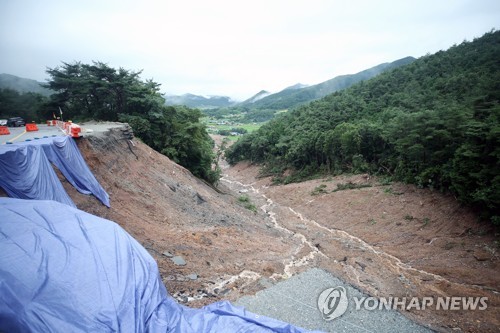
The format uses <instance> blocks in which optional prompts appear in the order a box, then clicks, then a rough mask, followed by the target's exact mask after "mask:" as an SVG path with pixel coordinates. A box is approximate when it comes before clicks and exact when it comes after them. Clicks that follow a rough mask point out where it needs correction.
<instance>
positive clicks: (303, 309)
mask: <svg viewBox="0 0 500 333" xmlns="http://www.w3.org/2000/svg"><path fill="white" fill-rule="evenodd" d="M337 286H343V287H344V288H345V289H346V291H347V295H348V302H349V305H348V308H347V311H346V312H345V313H344V314H343V315H342V316H340V317H339V318H336V319H333V320H331V321H326V320H324V319H323V318H322V315H321V313H320V311H319V310H318V306H317V300H318V296H319V295H320V294H321V292H322V291H323V290H325V289H327V288H331V287H337ZM353 297H358V299H359V298H360V297H369V296H368V295H366V294H363V293H361V292H360V291H359V290H357V289H355V288H353V287H352V286H350V285H349V284H346V283H344V282H343V281H341V280H339V279H337V278H336V277H334V276H332V275H331V274H329V273H328V272H326V271H324V270H321V269H318V268H312V269H310V270H308V271H306V272H304V273H301V274H298V275H295V276H293V277H291V278H290V279H288V280H286V281H283V282H280V283H278V284H276V285H274V286H272V287H270V288H267V289H265V290H263V291H260V292H258V293H257V294H256V295H255V296H244V297H242V298H240V299H239V300H238V301H237V302H236V304H237V305H240V306H244V307H245V308H246V309H247V310H249V311H252V312H254V313H257V314H260V315H265V316H268V317H273V318H277V319H280V320H283V321H285V322H289V323H292V324H294V325H297V326H300V327H303V328H306V329H310V330H313V329H314V330H322V331H325V332H356V333H358V332H412V333H413V332H433V331H432V330H430V329H428V328H425V327H423V326H420V325H418V324H416V323H414V322H412V321H410V320H409V319H407V318H406V317H404V316H403V315H402V314H400V313H399V312H397V311H394V310H385V309H384V310H373V311H368V310H365V309H364V307H363V306H362V307H361V309H360V310H356V306H355V302H354V301H353Z"/></svg>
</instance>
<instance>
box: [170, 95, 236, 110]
mask: <svg viewBox="0 0 500 333" xmlns="http://www.w3.org/2000/svg"><path fill="white" fill-rule="evenodd" d="M163 97H164V98H165V104H167V105H185V106H187V107H190V108H198V109H214V108H222V107H228V106H232V105H234V104H235V103H236V102H234V101H233V100H231V98H230V97H227V96H208V97H205V96H199V95H194V94H184V95H180V96H178V95H163Z"/></svg>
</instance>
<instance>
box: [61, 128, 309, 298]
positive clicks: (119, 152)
mask: <svg viewBox="0 0 500 333" xmlns="http://www.w3.org/2000/svg"><path fill="white" fill-rule="evenodd" d="M78 146H79V148H80V150H81V152H82V154H83V156H84V158H85V160H86V161H87V163H88V165H89V167H90V168H91V170H92V171H93V172H94V175H95V176H96V178H97V179H98V181H99V182H100V183H101V185H102V186H103V187H104V188H105V189H106V191H108V193H109V195H110V200H111V208H110V209H108V208H106V207H105V206H103V205H102V204H100V203H99V202H98V201H97V200H96V199H95V198H94V197H92V196H84V195H81V194H80V193H78V192H76V190H75V189H74V188H73V187H72V186H71V185H70V184H69V183H67V181H65V180H64V178H63V176H62V175H60V179H61V181H62V182H63V185H64V186H65V189H66V190H67V191H68V193H69V194H70V196H71V197H72V199H73V200H74V201H75V203H76V205H77V206H78V208H80V209H82V210H84V211H87V212H89V213H92V214H95V215H98V216H101V217H104V218H107V219H109V220H112V221H115V222H116V223H118V224H120V225H121V226H122V227H123V228H124V229H125V230H127V231H128V232H129V233H130V234H131V235H132V236H134V238H136V239H137V240H138V241H139V242H140V243H141V244H142V245H143V246H144V247H145V248H146V249H148V251H149V252H150V253H151V255H153V257H154V258H155V259H156V261H157V262H158V266H159V269H160V273H161V275H162V278H163V281H164V283H165V285H166V286H167V289H168V290H169V292H170V293H171V294H172V295H174V297H176V298H177V299H178V300H179V301H180V302H183V303H189V305H190V306H201V305H204V304H208V303H212V302H214V301H216V300H219V299H222V298H224V299H230V300H234V299H237V298H238V297H239V296H241V295H243V294H246V293H252V292H254V291H256V290H259V289H262V288H263V286H262V285H261V284H260V283H259V281H261V277H263V276H269V275H271V274H273V273H275V272H280V271H283V268H284V264H283V262H284V261H285V260H286V258H289V257H290V256H291V255H292V253H294V251H296V248H297V247H298V246H299V244H300V241H299V240H297V239H294V238H293V237H289V235H288V234H286V233H283V232H281V231H279V230H276V229H273V228H269V226H267V225H266V218H267V216H266V214H264V213H263V212H262V211H260V210H259V211H258V212H257V213H255V212H253V211H251V210H249V209H246V208H244V207H243V206H242V205H241V204H239V203H238V195H237V194H236V195H233V194H230V191H229V190H228V189H227V188H225V186H224V185H223V184H221V186H220V188H219V189H218V190H215V189H214V188H212V187H210V186H209V185H207V184H206V183H204V182H203V181H201V180H199V179H197V178H196V177H194V176H192V174H191V173H190V172H189V171H188V170H186V169H185V168H183V167H181V166H179V165H178V164H176V163H174V162H172V161H171V160H169V159H168V158H167V157H165V156H164V155H161V154H159V153H158V152H156V151H154V150H152V149H151V148H150V147H148V146H146V145H145V144H143V143H141V142H140V141H139V140H136V139H134V140H133V144H131V142H130V141H128V140H127V139H126V138H125V137H124V136H123V135H122V129H120V128H115V129H112V130H110V131H108V132H107V133H106V134H100V135H97V134H96V135H94V136H88V137H87V138H82V139H80V140H79V141H78ZM177 256H180V257H182V259H183V260H184V261H185V265H182V262H181V265H179V264H178V263H175V262H174V258H172V257H177ZM177 259H178V258H177ZM261 282H262V281H261ZM263 283H264V282H263Z"/></svg>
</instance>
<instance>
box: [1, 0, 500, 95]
mask: <svg viewBox="0 0 500 333" xmlns="http://www.w3.org/2000/svg"><path fill="white" fill-rule="evenodd" d="M499 28H500V0H471V1H469V0H418V1H415V0H412V1H406V0H399V1H397V0H394V1H386V0H378V1H373V0H366V1H364V0H343V1H337V0H304V1H303V0H297V1H295V0H284V1H282V0H252V1H237V0H206V1H202V0H200V1H193V0H175V1H171V0H163V1H160V0H158V1H152V0H148V1H145V0H134V1H128V0H117V1H105V0H84V1H83V0H82V1H66V0H60V1H57V0H0V73H9V74H14V75H17V76H21V77H27V78H32V79H36V80H40V81H45V80H46V79H47V78H48V76H47V74H46V73H45V70H46V68H47V67H51V68H52V67H56V66H58V65H60V64H61V61H64V62H73V61H81V62H84V63H90V62H91V61H92V60H97V61H102V62H105V63H108V65H110V66H112V67H115V68H118V67H123V68H126V69H131V70H141V69H142V70H143V75H142V78H143V79H149V78H153V79H154V81H156V82H159V83H161V84H162V88H161V90H162V92H165V93H168V94H184V93H194V94H200V95H225V96H231V97H233V98H235V99H239V100H242V99H246V98H248V97H250V96H251V95H254V94H255V93H257V92H258V91H260V90H262V89H266V90H269V91H271V92H276V91H279V90H282V89H283V88H285V87H287V86H290V85H293V84H295V83H299V82H300V83H304V84H315V83H319V82H322V81H325V80H328V79H331V78H333V77H335V76H337V75H342V74H351V73H356V72H359V71H361V70H363V69H366V68H369V67H372V66H375V65H377V64H380V63H383V62H391V61H394V60H396V59H399V58H402V57H405V56H414V57H420V56H423V55H425V54H427V53H434V52H437V51H439V50H446V49H447V48H449V47H450V46H452V45H453V44H459V43H461V42H462V41H463V40H472V39H473V38H475V37H480V36H482V35H483V34H484V33H486V32H488V31H490V30H491V29H496V30H498V29H499Z"/></svg>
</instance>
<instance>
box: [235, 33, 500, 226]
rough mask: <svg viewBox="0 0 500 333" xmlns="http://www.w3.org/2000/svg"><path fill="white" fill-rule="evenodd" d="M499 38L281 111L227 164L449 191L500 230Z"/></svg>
mask: <svg viewBox="0 0 500 333" xmlns="http://www.w3.org/2000/svg"><path fill="white" fill-rule="evenodd" d="M499 59H500V32H499V31H492V32H490V33H487V34H485V35H484V36H483V37H481V38H477V39H475V40H474V41H472V42H463V43H462V44H460V45H455V46H453V47H451V48H450V49H449V50H447V51H440V52H437V53H436V54H433V55H427V56H424V57H422V58H420V59H418V60H416V61H414V62H413V63H411V64H408V65H406V66H403V67H399V68H396V69H394V70H391V71H387V72H385V73H382V74H381V75H379V76H377V77H375V78H373V79H371V80H368V81H363V82H360V83H358V84H356V85H354V86H352V87H350V88H348V89H346V90H343V91H340V92H336V93H334V94H331V95H328V96H327V97H325V98H323V99H320V100H317V101H314V102H312V103H310V104H307V105H304V106H302V107H299V108H297V109H295V110H294V111H292V112H288V113H284V114H281V115H280V116H278V117H276V118H275V119H273V120H271V121H270V122H269V123H267V124H266V125H264V126H262V127H261V128H260V129H259V130H258V131H256V132H254V133H252V134H249V135H246V136H244V137H243V138H241V139H240V140H239V141H238V142H237V143H236V144H234V145H233V146H232V148H231V149H230V150H229V151H228V152H227V153H226V156H227V157H228V159H229V160H230V162H232V163H234V162H237V161H240V160H243V159H249V160H252V161H254V162H262V163H265V165H266V171H268V172H273V173H275V174H278V175H279V174H280V173H281V172H282V171H284V170H285V169H288V170H292V171H294V173H293V174H292V175H291V176H289V177H288V178H285V179H282V180H283V181H285V182H286V181H294V180H300V179H304V178H305V177H308V176H310V175H313V174H317V173H327V174H339V173H342V172H371V173H377V174H385V175H388V176H391V177H392V178H393V179H397V180H402V181H405V182H409V183H414V184H417V185H419V186H425V187H432V188H436V189H439V190H442V191H450V192H452V193H453V194H454V195H455V196H456V197H457V198H458V199H459V200H460V201H462V202H464V203H467V204H471V205H473V206H474V207H476V208H477V209H478V211H479V212H480V213H481V214H482V215H483V216H484V217H487V218H490V219H491V220H492V221H493V222H494V223H497V224H500V167H499V166H500V104H499V103H500V61H499Z"/></svg>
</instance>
